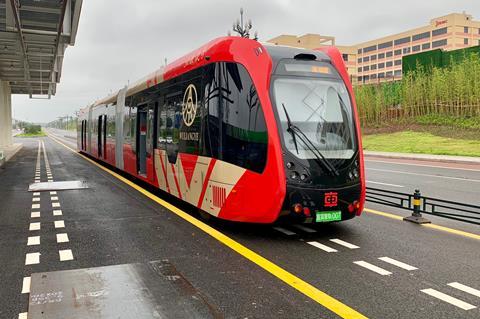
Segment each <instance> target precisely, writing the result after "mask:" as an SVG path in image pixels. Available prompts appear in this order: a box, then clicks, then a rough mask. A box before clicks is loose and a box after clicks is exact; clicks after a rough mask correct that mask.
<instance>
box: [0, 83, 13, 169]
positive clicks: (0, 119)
mask: <svg viewBox="0 0 480 319" xmlns="http://www.w3.org/2000/svg"><path fill="white" fill-rule="evenodd" d="M12 143H13V138H12V99H11V90H10V85H8V82H4V81H0V166H1V165H2V164H3V162H4V161H5V159H6V157H8V155H9V154H8V153H10V152H11V149H12V146H13V145H12Z"/></svg>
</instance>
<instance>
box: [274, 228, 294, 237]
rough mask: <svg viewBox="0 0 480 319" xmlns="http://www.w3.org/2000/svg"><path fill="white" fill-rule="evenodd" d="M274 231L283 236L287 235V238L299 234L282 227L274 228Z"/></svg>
mask: <svg viewBox="0 0 480 319" xmlns="http://www.w3.org/2000/svg"><path fill="white" fill-rule="evenodd" d="M273 229H275V230H276V231H279V232H281V233H282V234H284V235H287V236H293V235H296V234H297V233H295V232H293V231H291V230H288V229H285V228H282V227H273Z"/></svg>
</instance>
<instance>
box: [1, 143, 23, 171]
mask: <svg viewBox="0 0 480 319" xmlns="http://www.w3.org/2000/svg"><path fill="white" fill-rule="evenodd" d="M21 148H22V144H20V143H15V144H12V145H10V146H7V147H2V148H0V167H2V166H3V165H4V164H5V163H6V162H7V161H8V160H9V159H11V158H12V157H13V156H14V155H15V154H17V152H18V151H19V150H20V149H21Z"/></svg>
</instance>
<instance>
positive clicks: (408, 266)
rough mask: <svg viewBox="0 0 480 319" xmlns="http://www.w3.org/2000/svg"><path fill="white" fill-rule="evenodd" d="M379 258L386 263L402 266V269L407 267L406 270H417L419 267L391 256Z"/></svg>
mask: <svg viewBox="0 0 480 319" xmlns="http://www.w3.org/2000/svg"><path fill="white" fill-rule="evenodd" d="M378 259H380V260H381V261H384V262H386V263H389V264H392V265H395V266H397V267H400V268H402V269H405V270H416V269H418V268H417V267H413V266H410V265H408V264H406V263H402V262H401V261H398V260H395V259H393V258H390V257H380V258H378Z"/></svg>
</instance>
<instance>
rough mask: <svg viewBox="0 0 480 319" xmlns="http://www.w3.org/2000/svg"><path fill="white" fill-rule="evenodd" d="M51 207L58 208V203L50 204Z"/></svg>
mask: <svg viewBox="0 0 480 319" xmlns="http://www.w3.org/2000/svg"><path fill="white" fill-rule="evenodd" d="M52 207H60V203H52Z"/></svg>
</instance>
